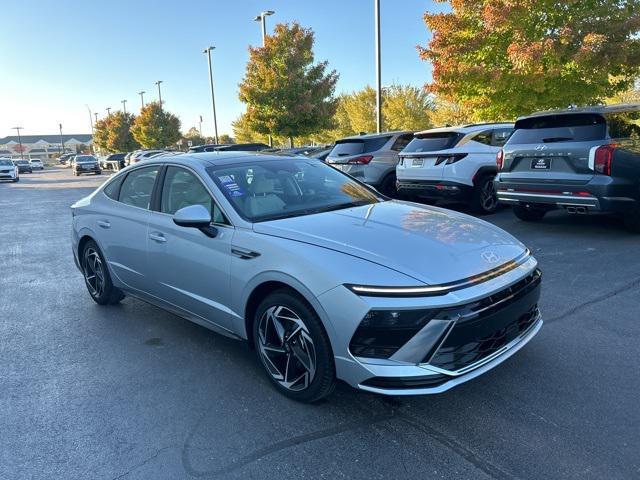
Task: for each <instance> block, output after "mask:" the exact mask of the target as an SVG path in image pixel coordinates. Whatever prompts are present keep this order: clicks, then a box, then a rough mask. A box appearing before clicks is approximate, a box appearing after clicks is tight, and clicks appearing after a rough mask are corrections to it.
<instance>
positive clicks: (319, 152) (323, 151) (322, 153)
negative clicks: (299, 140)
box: [305, 145, 333, 162]
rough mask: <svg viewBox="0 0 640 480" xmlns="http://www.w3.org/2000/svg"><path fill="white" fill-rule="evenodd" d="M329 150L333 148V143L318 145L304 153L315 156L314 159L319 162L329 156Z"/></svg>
mask: <svg viewBox="0 0 640 480" xmlns="http://www.w3.org/2000/svg"><path fill="white" fill-rule="evenodd" d="M331 150H333V145H331V146H329V147H320V148H316V149H315V150H312V151H310V152H308V153H306V154H305V156H307V157H309V158H315V159H316V160H320V161H321V162H325V161H326V160H327V157H328V156H329V153H331Z"/></svg>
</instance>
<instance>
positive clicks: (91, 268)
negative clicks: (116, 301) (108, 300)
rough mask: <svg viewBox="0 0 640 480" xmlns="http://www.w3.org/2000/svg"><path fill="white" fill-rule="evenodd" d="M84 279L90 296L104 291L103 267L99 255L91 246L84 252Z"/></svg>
mask: <svg viewBox="0 0 640 480" xmlns="http://www.w3.org/2000/svg"><path fill="white" fill-rule="evenodd" d="M84 280H85V282H86V283H87V288H88V289H89V293H90V294H91V295H92V296H94V297H100V296H101V295H102V294H103V293H104V285H105V278H104V267H103V265H102V260H101V259H100V255H99V254H98V252H97V251H96V250H94V249H93V248H91V247H89V248H87V249H86V250H85V252H84Z"/></svg>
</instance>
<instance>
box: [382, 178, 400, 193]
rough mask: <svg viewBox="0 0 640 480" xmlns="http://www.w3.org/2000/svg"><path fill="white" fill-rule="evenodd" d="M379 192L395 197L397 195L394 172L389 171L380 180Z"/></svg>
mask: <svg viewBox="0 0 640 480" xmlns="http://www.w3.org/2000/svg"><path fill="white" fill-rule="evenodd" d="M380 193H381V194H383V195H386V196H387V197H391V198H396V197H397V196H398V189H397V188H396V175H395V173H390V174H388V175H387V176H386V177H384V178H383V179H382V182H381V183H380Z"/></svg>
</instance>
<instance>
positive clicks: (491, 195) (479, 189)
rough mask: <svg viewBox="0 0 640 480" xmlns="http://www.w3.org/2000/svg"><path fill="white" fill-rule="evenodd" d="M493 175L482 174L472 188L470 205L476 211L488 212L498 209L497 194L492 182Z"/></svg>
mask: <svg viewBox="0 0 640 480" xmlns="http://www.w3.org/2000/svg"><path fill="white" fill-rule="evenodd" d="M494 178H495V175H483V176H482V177H480V180H479V181H478V183H477V184H476V186H475V188H474V189H473V199H472V202H471V206H472V208H473V210H474V211H475V212H476V213H480V214H489V213H494V212H495V211H496V210H497V209H498V195H497V194H496V188H495V186H494V184H493V179H494Z"/></svg>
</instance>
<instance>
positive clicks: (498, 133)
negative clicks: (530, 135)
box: [491, 128, 513, 147]
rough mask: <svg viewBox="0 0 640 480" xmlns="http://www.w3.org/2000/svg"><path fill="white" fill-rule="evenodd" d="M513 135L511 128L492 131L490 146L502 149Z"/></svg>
mask: <svg viewBox="0 0 640 480" xmlns="http://www.w3.org/2000/svg"><path fill="white" fill-rule="evenodd" d="M512 133H513V128H500V129H496V130H494V131H493V139H492V140H491V145H493V146H494V147H502V146H503V145H504V144H505V143H507V140H509V137H510V136H511V134H512Z"/></svg>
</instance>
